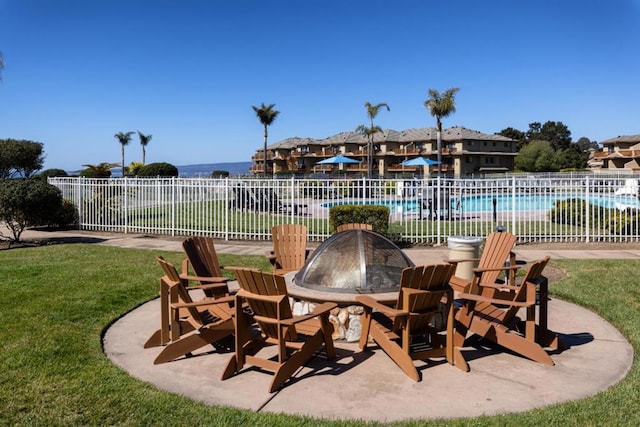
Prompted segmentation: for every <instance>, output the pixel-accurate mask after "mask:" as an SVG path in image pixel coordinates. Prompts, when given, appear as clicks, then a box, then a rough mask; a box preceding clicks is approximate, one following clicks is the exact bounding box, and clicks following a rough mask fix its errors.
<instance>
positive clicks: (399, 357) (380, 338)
mask: <svg viewBox="0 0 640 427" xmlns="http://www.w3.org/2000/svg"><path fill="white" fill-rule="evenodd" d="M371 336H372V337H373V340H374V341H375V342H376V343H377V344H378V345H379V346H380V348H382V350H384V352H385V353H387V355H388V356H389V357H390V358H391V360H393V361H394V362H395V364H396V365H398V367H399V368H400V369H402V371H403V372H404V373H405V374H407V376H408V377H409V378H411V379H412V380H414V381H416V382H417V381H420V373H419V372H418V370H417V369H416V367H415V365H414V364H413V359H411V357H410V356H409V354H408V353H406V352H404V351H403V349H402V347H400V345H398V343H396V342H394V341H392V340H391V339H389V337H388V336H387V335H386V334H385V333H384V332H382V331H380V330H379V329H378V328H377V327H374V328H373V329H371Z"/></svg>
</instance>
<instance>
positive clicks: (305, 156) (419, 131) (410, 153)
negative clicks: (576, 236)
mask: <svg viewBox="0 0 640 427" xmlns="http://www.w3.org/2000/svg"><path fill="white" fill-rule="evenodd" d="M370 145H372V146H371V147H370ZM369 150H371V151H370V153H371V154H370V156H369ZM263 151H264V150H263V149H259V150H257V151H256V154H255V155H254V156H253V157H252V159H251V160H252V162H253V165H252V166H251V169H250V171H251V172H252V173H254V174H256V175H259V174H261V173H262V172H263V167H264V162H265V159H266V162H267V173H268V174H278V173H283V172H290V173H294V174H303V175H308V174H313V173H334V174H335V173H339V174H343V175H353V176H366V175H367V169H368V168H367V163H368V159H369V157H370V158H371V163H372V168H371V177H373V178H377V177H389V176H398V175H414V176H433V175H435V174H436V173H437V171H438V165H432V166H404V165H402V163H403V162H404V161H405V160H408V159H412V158H414V157H425V158H428V159H431V160H437V157H438V147H437V139H436V129H435V128H431V127H427V128H414V129H408V130H404V131H395V130H392V129H386V130H383V131H382V132H378V133H376V134H375V135H374V137H373V144H370V143H369V141H368V138H367V137H366V136H364V135H360V134H358V133H356V132H352V131H346V132H341V133H338V134H336V135H333V136H330V137H328V138H325V139H313V138H298V137H294V138H287V139H285V140H283V141H280V142H277V143H275V144H272V145H270V146H268V147H267V152H266V153H264V152H263ZM338 154H342V155H344V156H347V157H350V158H352V159H354V160H357V161H358V163H354V164H333V165H332V164H328V165H320V164H318V162H319V161H321V160H324V159H328V158H330V157H333V156H336V155H338ZM516 155H517V142H516V141H515V140H512V139H510V138H507V137H504V136H501V135H496V134H493V135H488V134H484V133H482V132H478V131H475V130H471V129H467V128H464V127H451V128H448V129H444V130H443V131H442V164H441V165H440V169H441V173H442V175H443V176H449V177H464V176H470V175H473V174H483V173H500V172H508V171H513V170H514V159H515V156H516Z"/></svg>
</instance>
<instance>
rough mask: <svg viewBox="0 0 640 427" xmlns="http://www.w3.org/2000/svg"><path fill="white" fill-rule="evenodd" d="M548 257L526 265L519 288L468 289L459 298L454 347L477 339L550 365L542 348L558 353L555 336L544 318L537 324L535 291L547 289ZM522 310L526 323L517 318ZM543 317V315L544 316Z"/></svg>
mask: <svg viewBox="0 0 640 427" xmlns="http://www.w3.org/2000/svg"><path fill="white" fill-rule="evenodd" d="M548 262H549V257H546V258H544V259H541V260H538V261H535V262H532V263H530V264H529V267H528V269H527V272H526V274H525V276H524V278H523V279H522V283H521V284H519V285H503V284H498V285H496V284H491V283H482V282H474V284H473V285H472V286H471V288H470V289H469V290H468V291H466V292H463V293H461V294H459V295H458V300H457V301H461V302H462V308H460V309H459V310H458V312H457V314H456V324H455V338H454V345H455V346H457V347H463V346H464V342H465V339H468V338H469V337H470V336H472V335H474V334H475V335H478V336H480V337H482V338H484V339H486V340H489V341H492V342H494V343H496V344H499V345H501V346H503V347H505V348H508V349H509V350H511V351H513V352H515V353H517V354H520V355H522V356H524V357H527V358H529V359H531V360H534V361H536V362H539V363H542V364H545V365H553V364H554V362H553V359H551V356H549V354H548V353H547V352H546V351H545V347H549V348H553V349H559V348H560V347H561V344H560V341H559V339H558V336H557V335H556V334H555V333H553V332H551V331H549V330H547V329H546V318H545V319H540V320H541V322H540V323H541V324H542V325H543V327H541V325H540V324H537V323H536V313H535V312H536V288H537V287H545V288H546V281H547V279H546V277H544V276H543V275H542V273H543V270H544V268H545V267H546V265H547V263H548ZM484 288H489V289H491V290H492V291H495V292H496V293H498V294H500V297H499V298H490V297H486V296H484V294H485V293H486V292H483V289H484ZM521 309H524V310H525V319H524V320H521V319H520V318H518V317H516V315H517V314H518V311H519V310H521ZM545 315H546V313H545Z"/></svg>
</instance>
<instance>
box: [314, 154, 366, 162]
mask: <svg viewBox="0 0 640 427" xmlns="http://www.w3.org/2000/svg"><path fill="white" fill-rule="evenodd" d="M340 163H360V162H359V161H357V160H355V159H351V158H349V157H345V156H343V155H341V154H338V155H337V156H334V157H330V158H328V159H324V160H320V161H319V162H318V163H316V164H317V165H338V164H340Z"/></svg>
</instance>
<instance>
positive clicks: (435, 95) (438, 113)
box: [424, 87, 460, 178]
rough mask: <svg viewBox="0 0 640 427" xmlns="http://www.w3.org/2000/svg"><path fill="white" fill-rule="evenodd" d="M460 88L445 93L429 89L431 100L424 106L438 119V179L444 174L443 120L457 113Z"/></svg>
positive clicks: (453, 88)
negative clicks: (457, 96)
mask: <svg viewBox="0 0 640 427" xmlns="http://www.w3.org/2000/svg"><path fill="white" fill-rule="evenodd" d="M459 90H460V88H457V87H452V88H450V89H447V90H445V91H444V92H443V93H440V92H438V91H437V90H435V89H429V99H427V100H426V101H425V102H424V106H425V107H426V108H427V109H428V110H429V112H430V113H431V116H432V117H435V118H436V139H437V143H438V178H440V174H441V173H442V118H443V117H447V116H449V115H450V114H452V113H455V112H456V103H455V99H454V98H455V96H456V93H457V92H458V91H459Z"/></svg>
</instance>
